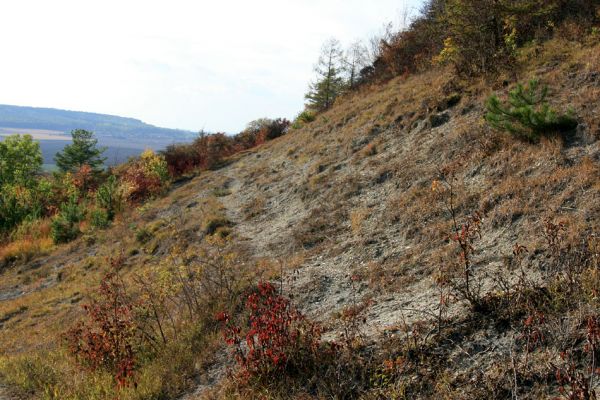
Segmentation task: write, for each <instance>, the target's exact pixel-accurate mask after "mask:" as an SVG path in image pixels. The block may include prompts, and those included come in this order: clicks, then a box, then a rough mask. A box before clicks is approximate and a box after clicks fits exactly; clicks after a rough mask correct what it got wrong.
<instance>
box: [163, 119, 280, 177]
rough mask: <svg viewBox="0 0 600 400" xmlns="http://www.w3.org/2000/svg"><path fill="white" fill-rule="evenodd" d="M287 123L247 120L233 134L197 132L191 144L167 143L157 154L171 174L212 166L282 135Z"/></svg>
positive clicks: (272, 120)
mask: <svg viewBox="0 0 600 400" xmlns="http://www.w3.org/2000/svg"><path fill="white" fill-rule="evenodd" d="M290 124H291V123H290V121H288V120H287V119H284V118H278V119H269V118H261V119H258V120H255V121H252V122H250V123H249V124H248V126H247V127H246V129H244V130H243V131H242V132H240V133H238V134H237V135H233V136H229V135H227V134H225V133H213V134H206V133H204V132H201V133H200V135H199V136H198V137H197V138H196V139H195V140H194V141H193V142H192V143H184V144H173V145H170V146H168V147H167V148H166V150H164V151H162V152H161V154H162V155H164V158H165V160H166V163H167V166H168V169H169V172H170V174H171V176H174V177H176V176H179V175H183V174H185V173H188V172H190V171H193V170H196V169H212V168H215V167H216V166H218V165H219V164H221V163H222V161H223V159H225V158H226V157H229V156H231V155H233V154H235V153H237V152H240V151H243V150H247V149H250V148H252V147H255V146H258V145H260V144H263V143H264V142H266V141H269V140H273V139H275V138H278V137H279V136H281V135H284V134H285V133H287V131H288V129H289V127H290Z"/></svg>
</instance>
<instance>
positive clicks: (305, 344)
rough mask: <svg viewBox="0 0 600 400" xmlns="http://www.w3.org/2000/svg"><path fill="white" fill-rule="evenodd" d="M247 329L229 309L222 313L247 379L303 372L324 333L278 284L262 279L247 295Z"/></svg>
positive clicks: (226, 333) (229, 341)
mask: <svg viewBox="0 0 600 400" xmlns="http://www.w3.org/2000/svg"><path fill="white" fill-rule="evenodd" d="M246 309H247V310H248V311H249V317H248V329H247V330H246V331H245V332H242V328H241V327H240V326H237V325H235V323H234V322H233V321H232V319H231V317H230V316H229V315H228V314H227V313H219V314H218V315H217V320H219V321H220V322H221V323H223V336H224V339H225V342H226V343H227V344H228V345H230V346H233V347H234V350H233V353H234V356H235V359H236V361H237V363H238V365H239V366H240V367H241V373H240V375H241V377H242V378H245V379H265V378H270V377H273V376H274V375H275V374H278V373H283V372H285V374H286V375H290V374H297V373H301V372H302V371H303V370H304V369H305V368H310V366H311V365H312V363H311V362H310V360H315V359H316V355H317V352H318V348H319V342H320V337H321V331H320V328H319V327H318V326H317V325H315V324H313V323H311V322H309V321H308V320H307V319H306V318H305V316H304V315H302V313H301V312H300V311H298V310H297V309H296V308H295V307H294V306H292V305H291V304H290V301H289V300H288V299H287V298H285V297H283V296H281V295H279V294H278V293H277V291H276V289H275V287H274V286H273V285H272V284H270V283H267V282H261V283H259V284H258V286H257V288H256V289H255V290H254V291H253V292H252V293H250V295H248V298H247V299H246Z"/></svg>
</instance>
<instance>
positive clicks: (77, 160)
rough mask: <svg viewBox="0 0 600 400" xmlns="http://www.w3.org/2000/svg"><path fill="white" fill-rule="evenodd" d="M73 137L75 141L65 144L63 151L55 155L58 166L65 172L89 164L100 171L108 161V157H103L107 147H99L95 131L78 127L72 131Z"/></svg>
mask: <svg viewBox="0 0 600 400" xmlns="http://www.w3.org/2000/svg"><path fill="white" fill-rule="evenodd" d="M71 137H72V138H73V143H72V144H70V145H67V146H65V148H64V149H63V151H61V152H59V153H57V154H56V156H55V157H54V161H55V162H56V165H57V166H58V168H60V170H61V171H63V172H68V171H71V172H73V171H76V170H78V169H79V168H81V167H82V166H84V165H89V166H90V167H91V168H92V170H94V171H95V172H98V171H100V170H101V169H102V165H103V164H104V161H106V158H103V157H101V156H102V153H104V151H106V148H105V147H102V148H98V147H97V145H98V139H96V138H94V132H90V131H86V130H83V129H76V130H74V131H72V132H71Z"/></svg>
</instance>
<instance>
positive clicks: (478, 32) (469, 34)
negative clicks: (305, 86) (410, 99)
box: [305, 0, 600, 113]
mask: <svg viewBox="0 0 600 400" xmlns="http://www.w3.org/2000/svg"><path fill="white" fill-rule="evenodd" d="M598 24H600V1H598V0H429V1H427V2H426V3H425V5H424V6H423V7H422V8H421V10H420V11H419V13H418V14H417V16H416V17H414V18H412V21H411V22H410V23H409V24H408V26H406V27H405V28H404V29H401V30H399V31H397V32H393V30H392V29H391V28H388V29H387V30H386V32H385V33H383V34H382V35H380V36H379V37H376V38H372V39H371V40H370V41H367V42H366V43H365V42H361V41H359V42H356V43H353V44H352V45H350V46H349V47H348V48H347V49H346V50H344V49H343V48H342V46H341V44H340V42H339V41H337V40H335V39H331V40H329V41H327V42H326V43H325V44H324V46H323V48H322V51H321V55H320V57H319V60H318V62H317V64H316V66H315V73H316V77H315V80H314V81H313V82H312V83H310V85H309V90H308V92H307V94H306V96H305V97H306V100H307V103H306V112H312V113H318V112H322V111H324V110H326V109H328V108H329V107H331V106H332V105H333V104H334V102H335V99H336V98H337V97H338V96H340V95H342V94H343V93H346V92H348V91H352V90H355V89H357V88H359V87H361V86H363V85H365V84H370V83H378V82H382V81H386V80H389V79H392V78H394V77H396V76H399V75H408V74H411V73H415V72H420V71H424V70H427V69H430V68H433V67H435V66H439V65H452V66H453V67H454V68H455V70H456V72H457V73H458V74H459V75H461V76H463V77H473V76H480V75H487V74H495V73H499V72H501V71H502V70H510V69H511V68H514V67H515V61H516V59H517V56H518V54H519V51H520V49H522V48H523V47H524V46H527V45H530V44H535V43H541V42H543V41H545V40H548V39H550V38H552V37H555V36H561V37H564V38H566V39H568V40H584V39H585V38H586V37H589V36H590V35H591V36H592V37H596V38H600V28H599V27H598Z"/></svg>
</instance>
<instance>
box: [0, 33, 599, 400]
mask: <svg viewBox="0 0 600 400" xmlns="http://www.w3.org/2000/svg"><path fill="white" fill-rule="evenodd" d="M540 51H541V55H540V56H539V57H538V58H536V59H535V60H533V61H532V60H531V59H527V61H526V62H524V63H523V65H522V69H521V71H520V72H519V73H518V75H519V76H518V78H519V79H520V80H525V79H528V78H531V77H534V76H537V77H539V78H540V79H541V80H542V82H544V83H547V84H548V85H549V86H550V87H551V88H552V102H553V104H554V105H555V106H557V107H558V108H562V107H565V106H566V105H569V106H571V107H573V109H574V110H576V113H577V116H578V119H579V121H580V126H579V128H578V130H577V132H573V133H572V134H571V135H570V136H568V137H565V138H550V139H544V140H542V142H541V143H540V144H537V145H534V144H527V143H524V142H521V141H518V140H515V139H513V138H511V137H510V136H508V135H506V134H502V133H498V132H494V131H492V130H490V129H489V128H488V127H487V126H486V125H485V123H484V122H483V119H482V116H483V112H484V109H483V104H484V101H485V98H486V97H487V96H488V95H489V94H490V89H489V83H486V82H480V83H468V82H461V81H460V80H459V79H457V77H456V76H455V75H454V74H453V73H451V72H450V71H444V70H436V71H431V72H427V73H424V74H422V75H416V76H412V77H409V78H397V79H395V80H393V81H391V82H389V83H387V84H385V85H384V86H382V87H373V88H367V89H364V90H363V91H361V92H358V93H355V94H351V95H348V96H346V97H345V98H344V99H342V101H340V102H339V104H337V105H336V106H335V107H333V108H332V109H331V110H330V111H328V112H326V113H324V114H322V115H319V116H318V118H317V120H316V121H315V122H313V123H311V124H309V125H307V126H306V127H304V128H302V129H300V130H294V131H292V132H291V133H290V134H288V135H286V136H284V137H282V138H279V139H277V140H274V141H273V142H270V143H268V144H266V145H264V146H261V147H260V148H258V149H256V150H252V151H248V152H245V153H242V154H240V155H238V156H236V157H235V158H233V159H232V160H229V162H228V164H227V165H226V166H224V167H223V168H221V169H218V170H215V171H206V172H202V173H201V174H199V175H198V176H196V177H195V178H193V179H191V180H190V181H187V182H182V183H179V184H177V185H176V187H175V188H174V189H173V190H172V191H171V192H170V193H169V195H168V196H167V197H165V198H162V199H158V200H155V201H153V202H151V203H149V204H147V205H145V206H143V207H142V208H140V209H139V210H137V211H135V212H134V213H132V215H127V216H124V217H123V218H122V221H121V222H119V223H117V224H116V225H115V226H114V227H113V228H111V229H110V230H108V231H106V232H100V233H98V234H97V235H95V236H94V237H86V238H83V239H80V240H79V241H77V242H75V243H73V244H70V245H66V246H64V247H62V248H60V249H58V250H57V251H56V252H54V253H53V254H51V255H49V256H47V257H45V258H42V259H37V260H33V261H31V262H29V263H26V264H23V265H17V266H14V267H13V268H9V269H7V270H5V271H4V272H2V280H1V282H0V332H1V333H2V334H1V336H0V380H2V379H3V380H5V381H6V382H8V383H11V384H13V385H14V384H17V385H21V386H23V382H22V380H23V377H19V376H16V375H14V374H13V375H11V374H10V373H8V370H9V369H10V368H11V367H10V366H11V365H14V364H12V363H13V362H14V360H19V359H22V357H23V356H24V354H26V353H29V352H31V351H32V349H36V352H38V353H39V354H41V355H40V357H48V356H47V354H53V353H47V352H48V351H54V350H55V349H56V348H57V345H58V343H59V340H58V339H57V334H58V333H60V332H64V330H65V329H66V328H67V327H68V326H69V325H70V323H71V322H72V321H73V320H74V318H76V317H77V316H78V315H80V314H81V310H80V307H79V306H78V304H80V302H81V301H82V299H84V298H85V297H86V296H87V295H88V293H90V291H91V287H92V286H95V285H96V283H97V282H98V281H99V279H100V276H101V274H102V271H103V260H104V259H105V257H108V256H111V255H115V254H119V253H123V254H124V255H125V258H126V261H125V264H126V268H127V271H128V272H127V273H128V274H129V273H131V274H133V273H135V272H140V271H146V270H148V271H151V270H152V269H153V268H159V266H161V265H163V264H165V263H176V262H178V261H176V260H178V259H180V258H181V257H183V256H181V254H200V253H202V252H204V251H206V250H205V246H207V240H208V239H207V235H206V233H207V228H206V226H207V221H211V220H213V219H214V218H215V215H217V216H219V218H222V217H224V218H225V219H226V220H227V221H228V223H227V224H226V225H228V226H230V229H231V231H232V234H231V238H232V244H231V246H234V247H235V248H236V251H237V253H238V254H240V255H241V259H242V260H243V261H241V262H240V265H242V264H251V265H253V266H263V267H264V266H265V265H266V267H264V268H263V269H262V270H260V271H259V270H258V268H257V269H256V270H255V271H254V272H255V273H256V275H257V276H254V278H255V279H258V275H260V277H262V278H267V279H272V280H274V281H277V282H281V284H282V285H283V292H284V294H286V295H287V296H289V297H290V298H292V299H293V301H294V303H295V304H296V305H297V306H298V307H299V308H300V310H301V311H302V312H304V313H305V314H306V315H307V316H308V317H309V318H310V319H312V320H314V321H317V322H319V323H320V324H321V325H322V326H323V329H324V338H325V339H332V340H333V339H337V340H343V339H340V338H341V337H342V338H343V336H344V334H346V335H347V333H348V332H347V331H348V320H347V319H346V318H345V315H346V314H345V311H347V310H348V309H353V310H355V311H356V314H357V317H356V318H355V319H353V320H352V321H351V323H352V324H353V329H354V330H355V332H354V334H355V335H356V336H357V337H358V338H360V342H361V343H362V346H363V347H361V348H362V349H363V350H362V351H364V352H365V354H366V355H365V357H371V358H373V359H381V360H399V359H400V358H401V357H403V358H402V359H403V360H405V361H403V362H405V363H406V366H405V367H402V368H401V367H397V369H395V370H394V372H393V373H392V372H390V373H389V376H388V378H389V379H388V378H386V379H388V380H390V381H391V382H392V383H386V384H385V385H383V384H381V385H379V384H377V385H372V387H371V388H370V389H369V390H366V389H365V398H391V396H393V395H394V396H398V398H404V397H401V396H402V394H403V395H404V396H406V398H439V397H440V396H442V398H484V397H487V398H511V392H510V390H512V387H513V382H512V381H511V380H510V379H512V378H511V377H512V374H513V372H514V375H515V382H514V386H517V382H516V381H517V378H516V375H517V371H516V369H515V370H514V371H513V370H510V368H509V366H510V365H511V362H512V363H513V366H514V363H515V356H514V352H515V351H516V352H519V351H522V348H523V346H522V345H521V344H520V342H519V341H518V340H517V339H515V337H516V333H515V332H517V333H518V332H520V330H519V329H520V327H521V326H522V321H521V320H522V319H525V318H526V317H527V315H526V314H523V315H522V316H519V318H520V319H518V322H515V324H514V326H515V328H514V329H512V328H511V327H510V326H506V324H504V322H502V321H505V317H502V318H500V317H497V315H496V314H497V313H496V312H492V311H491V308H485V307H483V308H485V311H481V310H473V307H470V306H469V302H468V301H467V299H465V298H461V297H460V295H458V294H456V293H452V294H451V295H450V296H449V300H448V305H447V307H446V306H444V308H443V309H442V310H441V311H440V296H444V293H446V294H448V293H449V291H448V289H447V287H444V285H440V276H441V275H443V273H444V271H447V270H446V267H448V266H450V265H454V264H455V263H456V260H457V259H458V258H459V256H458V250H457V244H456V243H455V241H454V240H452V239H451V236H452V232H453V225H452V215H451V212H449V209H448V197H447V194H448V192H447V190H440V189H438V190H432V184H433V188H434V189H435V188H436V184H435V183H434V182H437V184H440V185H447V184H451V185H452V190H453V193H452V196H453V197H452V201H453V204H452V208H453V209H454V210H455V212H456V217H457V218H458V219H459V220H460V221H465V220H466V219H467V217H468V216H473V215H476V216H477V219H478V221H479V220H480V229H479V234H480V235H478V236H477V238H476V239H473V249H472V263H473V264H472V265H473V266H472V268H473V271H474V273H473V275H472V276H471V279H472V282H473V283H472V285H473V286H477V288H478V289H479V288H480V291H479V293H478V295H479V296H480V297H481V298H484V297H486V295H489V296H492V295H493V294H494V293H497V291H498V290H499V289H498V286H497V283H498V282H499V281H501V280H502V279H500V278H504V277H505V278H506V280H507V281H511V282H512V281H516V280H518V277H517V275H518V274H517V272H514V267H512V265H513V264H511V263H512V262H513V260H514V258H515V257H516V255H515V254H513V251H514V249H515V244H519V245H520V246H524V247H525V248H526V249H527V252H526V255H524V256H523V263H526V264H527V268H528V272H527V280H530V281H531V282H535V285H533V284H532V285H533V286H532V287H534V286H535V287H537V286H539V285H541V286H542V287H545V286H544V285H545V282H546V283H547V282H550V278H551V277H552V276H553V275H556V274H558V272H557V270H556V269H553V268H554V264H553V263H552V262H551V257H550V256H549V255H548V253H547V248H548V243H547V240H548V235H549V233H548V231H549V229H550V228H551V227H552V226H560V227H564V230H563V229H562V228H561V234H560V235H561V240H563V241H564V242H565V243H568V244H569V245H571V246H573V247H577V246H578V243H582V240H583V241H586V243H587V242H588V241H589V243H595V245H598V247H597V248H596V250H595V251H596V253H594V254H595V256H594V257H596V258H595V259H593V260H595V261H593V260H592V261H590V262H596V264H595V268H598V254H597V250H598V249H600V244H599V243H597V242H598V240H600V239H599V236H598V233H599V232H600V230H599V229H600V225H599V223H600V141H599V140H598V139H599V138H600V124H599V121H600V107H599V103H598V99H599V98H600V47H599V46H598V45H595V46H592V47H580V46H565V45H563V44H561V43H555V42H550V43H549V44H548V45H547V46H546V47H545V48H543V49H541V50H540ZM494 85H496V86H497V87H495V88H494V89H497V90H499V91H501V92H506V90H507V89H506V88H504V87H503V85H502V81H499V82H498V83H494ZM443 187H444V188H446V187H447V186H443ZM450 211H451V210H450ZM461 224H462V222H461ZM142 228H144V229H146V230H147V231H149V232H150V234H149V236H150V237H149V239H147V240H145V241H143V242H140V240H139V238H138V239H136V237H135V236H136V232H138V231H140V229H142ZM563 231H564V233H563ZM590 246H591V245H590ZM185 257H187V256H185ZM185 257H183V258H184V259H185ZM190 257H191V256H190ZM590 265H591V264H590ZM511 271H513V272H511ZM446 279H454V278H448V277H446ZM457 279H458V278H457ZM590 282H591V283H590V284H591V285H597V284H598V281H597V280H596V281H594V280H590ZM592 289H594V287H593V288H592ZM597 289H598V287H595V290H597ZM544 290H545V291H547V292H549V291H550V289H547V288H545V289H544ZM492 297H493V296H492ZM492 297H489V298H492ZM493 301H496V300H489V302H493ZM498 301H500V300H498ZM486 304H488V303H486ZM586 304H587V305H586V307H588V308H587V309H586V310H587V311H586V312H589V313H591V314H596V315H597V313H598V308H597V307H598V299H597V294H596V298H595V299H592V300H590V301H589V303H586ZM486 307H489V304H488V305H487V306H486ZM475 308H477V307H475ZM561 312H563V313H564V318H563V319H562V320H563V321H564V324H565V326H566V325H569V324H575V322H573V321H575V316H574V314H575V312H573V315H572V314H570V312H566V311H561ZM578 312H581V313H583V311H581V310H580V311H578ZM586 315H587V314H586ZM440 316H441V317H440ZM442 317H443V320H444V324H443V326H442V325H438V324H437V321H438V319H439V318H442ZM503 318H504V319H503ZM499 321H500V322H499ZM578 329H579V328H578ZM581 329H583V328H581ZM547 336H548V341H549V343H550V344H548V347H547V349H545V350H544V351H541V350H540V351H538V352H537V353H535V352H534V351H532V355H531V358H532V359H533V360H534V361H525V362H526V363H529V364H526V367H525V368H524V370H523V371H519V379H518V386H519V388H518V389H517V391H518V392H520V396H519V398H551V397H552V396H555V395H556V394H557V393H558V392H557V390H558V389H557V387H558V384H557V383H556V381H555V380H554V378H553V369H552V367H551V365H554V364H557V363H558V362H559V361H560V358H559V353H560V352H561V351H562V350H563V349H561V348H560V346H559V343H560V341H561V340H563V339H561V338H558V336H559V333H558V328H557V329H555V330H550V328H548V333H547ZM405 338H406V341H404V340H405ZM564 340H566V339H564ZM407 343H408V344H407ZM407 346H408V347H407ZM527 346H529V344H527ZM219 349H220V350H219ZM406 349H408V350H406ZM515 349H520V350H515ZM415 353H416V354H421V355H420V356H415V357H416V358H417V359H419V357H421V358H420V360H421V361H420V362H417V361H411V360H412V359H411V357H413V356H414V354H415ZM527 354H529V352H527ZM49 359H50V358H49ZM227 360H228V358H227V356H226V352H225V350H223V346H217V347H216V348H215V349H214V352H213V356H211V357H209V359H208V360H206V359H205V358H203V359H202V362H197V363H196V374H195V377H194V378H193V381H191V382H188V383H187V384H186V385H187V387H188V388H190V389H189V393H188V394H187V397H186V398H188V399H193V398H202V397H203V396H207V397H209V398H210V397H211V396H213V397H215V396H216V397H220V396H221V395H223V393H225V392H220V391H226V390H227V388H226V385H225V386H224V387H221V386H219V385H217V383H218V381H219V380H220V378H221V377H224V376H225V375H226V374H225V372H226V368H227V366H228V365H231V361H227ZM517 362H519V361H517ZM200 364H201V365H200ZM3 365H4V367H2V366H3ZM198 365H200V366H198ZM403 365H404V364H403ZM409 365H410V367H409ZM414 365H417V366H416V367H414ZM394 368H396V367H394ZM403 368H404V369H403ZM544 368H546V369H544ZM382 374H383V372H382ZM3 375H4V378H2V376H3ZM386 376H387V375H386ZM19 379H21V382H20V381H19ZM372 379H373V378H372ZM378 379H379V378H378ZM381 379H383V378H381ZM25 380H27V379H25ZM386 382H387V381H386ZM57 385H58V384H57ZM34 386H35V385H33V384H32V385H31V386H30V387H29V389H28V390H31V391H33V392H35V390H36V388H34ZM194 386H197V388H196V389H193V387H194ZM57 387H58V386H57ZM1 396H2V395H1V394H0V397H1ZM140 396H142V395H140ZM369 396H371V397H369ZM443 396H445V397H443ZM490 396H491V397H490ZM250 397H251V396H250Z"/></svg>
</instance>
